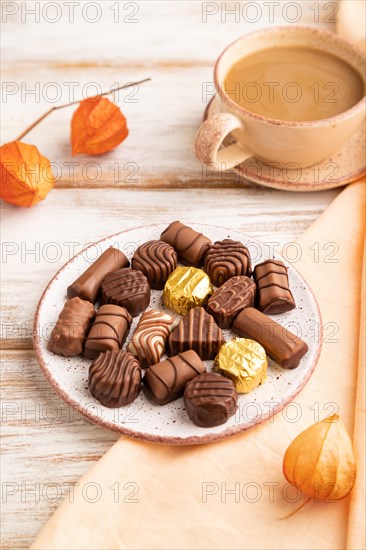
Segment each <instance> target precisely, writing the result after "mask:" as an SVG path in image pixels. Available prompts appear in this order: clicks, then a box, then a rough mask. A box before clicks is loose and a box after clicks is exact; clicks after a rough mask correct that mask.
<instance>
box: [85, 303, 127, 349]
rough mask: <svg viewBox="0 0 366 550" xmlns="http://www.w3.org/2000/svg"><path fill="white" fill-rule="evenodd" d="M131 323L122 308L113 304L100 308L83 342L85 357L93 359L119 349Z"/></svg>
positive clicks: (125, 310)
mask: <svg viewBox="0 0 366 550" xmlns="http://www.w3.org/2000/svg"><path fill="white" fill-rule="evenodd" d="M131 323H132V317H131V315H130V314H129V313H128V311H127V309H125V308H124V307H119V306H114V305H113V304H105V305H104V306H101V307H100V308H99V309H98V311H97V315H96V318H95V321H94V323H93V324H92V326H91V329H90V331H89V334H88V337H87V339H86V341H85V346H84V355H85V357H88V359H95V357H97V356H98V355H99V353H100V352H101V351H107V350H111V351H118V350H119V349H121V347H122V346H123V343H124V341H125V340H126V336H127V334H128V331H129V329H130V326H131Z"/></svg>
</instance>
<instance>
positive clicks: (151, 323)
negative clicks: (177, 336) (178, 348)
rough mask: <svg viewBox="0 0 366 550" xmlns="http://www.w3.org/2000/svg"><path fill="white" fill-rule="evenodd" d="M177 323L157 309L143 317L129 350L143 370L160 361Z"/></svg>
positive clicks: (144, 314)
mask: <svg viewBox="0 0 366 550" xmlns="http://www.w3.org/2000/svg"><path fill="white" fill-rule="evenodd" d="M176 323H177V320H176V319H174V317H172V316H171V315H169V313H164V312H163V311H158V310H157V309H150V310H149V311H145V312H144V313H143V314H142V315H141V318H140V320H139V323H138V325H137V328H136V330H135V332H134V334H133V336H132V340H131V342H130V343H129V344H128V346H127V349H128V351H130V352H131V353H132V354H133V355H135V357H137V358H138V360H139V361H140V363H141V366H142V367H143V368H147V367H149V366H150V365H153V364H155V363H158V362H159V361H160V358H161V356H162V355H163V353H164V350H165V344H166V341H167V339H168V336H169V334H170V333H171V331H172V330H173V328H174V327H175V325H176Z"/></svg>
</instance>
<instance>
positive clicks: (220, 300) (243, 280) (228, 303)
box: [207, 276, 255, 328]
mask: <svg viewBox="0 0 366 550" xmlns="http://www.w3.org/2000/svg"><path fill="white" fill-rule="evenodd" d="M254 297H255V282H254V281H253V280H252V279H249V277H240V276H239V277H232V278H231V279H229V280H228V281H226V283H224V284H223V285H222V286H220V288H218V289H217V290H215V292H214V293H213V295H212V296H211V298H210V299H209V301H208V303H207V311H208V312H209V313H210V314H211V315H213V317H214V319H215V321H216V323H217V324H218V325H219V327H221V328H230V327H231V325H232V323H233V321H234V319H235V317H236V316H237V315H238V313H239V312H240V311H241V310H242V309H244V308H245V307H251V306H252V305H253V303H254Z"/></svg>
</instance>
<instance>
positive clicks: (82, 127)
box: [71, 97, 128, 156]
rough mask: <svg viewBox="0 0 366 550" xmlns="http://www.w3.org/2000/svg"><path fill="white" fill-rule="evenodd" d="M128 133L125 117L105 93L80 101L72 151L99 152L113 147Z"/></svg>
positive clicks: (74, 124)
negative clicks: (102, 95)
mask: <svg viewBox="0 0 366 550" xmlns="http://www.w3.org/2000/svg"><path fill="white" fill-rule="evenodd" d="M127 136H128V128H127V122H126V119H125V117H124V116H123V114H122V112H121V110H120V108H119V107H117V105H115V104H114V103H112V102H111V101H109V99H107V98H105V97H91V98H88V99H84V100H83V101H81V102H80V105H79V107H78V108H77V110H76V111H75V113H74V115H73V117H72V121H71V146H72V154H73V156H74V155H78V154H79V153H86V154H88V155H100V154H102V153H106V152H107V151H110V150H111V149H114V148H115V147H117V145H119V144H120V143H122V141H124V140H125V139H126V137H127Z"/></svg>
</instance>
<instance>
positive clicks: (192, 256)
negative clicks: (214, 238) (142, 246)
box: [160, 221, 211, 267]
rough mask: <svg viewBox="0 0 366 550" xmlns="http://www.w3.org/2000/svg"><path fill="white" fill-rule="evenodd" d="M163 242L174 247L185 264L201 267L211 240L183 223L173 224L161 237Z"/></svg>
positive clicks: (176, 222)
mask: <svg viewBox="0 0 366 550" xmlns="http://www.w3.org/2000/svg"><path fill="white" fill-rule="evenodd" d="M160 238H161V240H162V241H165V242H166V243H169V244H171V245H172V246H174V248H175V250H176V251H177V252H178V255H179V258H180V259H181V260H182V262H183V263H185V264H188V265H193V266H195V267H199V266H200V265H202V263H203V258H204V255H205V254H206V252H207V249H208V247H209V245H210V244H211V241H210V239H208V238H207V237H205V236H204V235H202V233H198V232H197V231H195V230H194V229H192V228H191V227H188V226H187V225H184V224H183V223H181V222H178V221H175V222H173V223H171V224H170V225H169V226H168V227H167V228H166V229H165V230H164V231H163V232H162V234H161V235H160Z"/></svg>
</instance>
